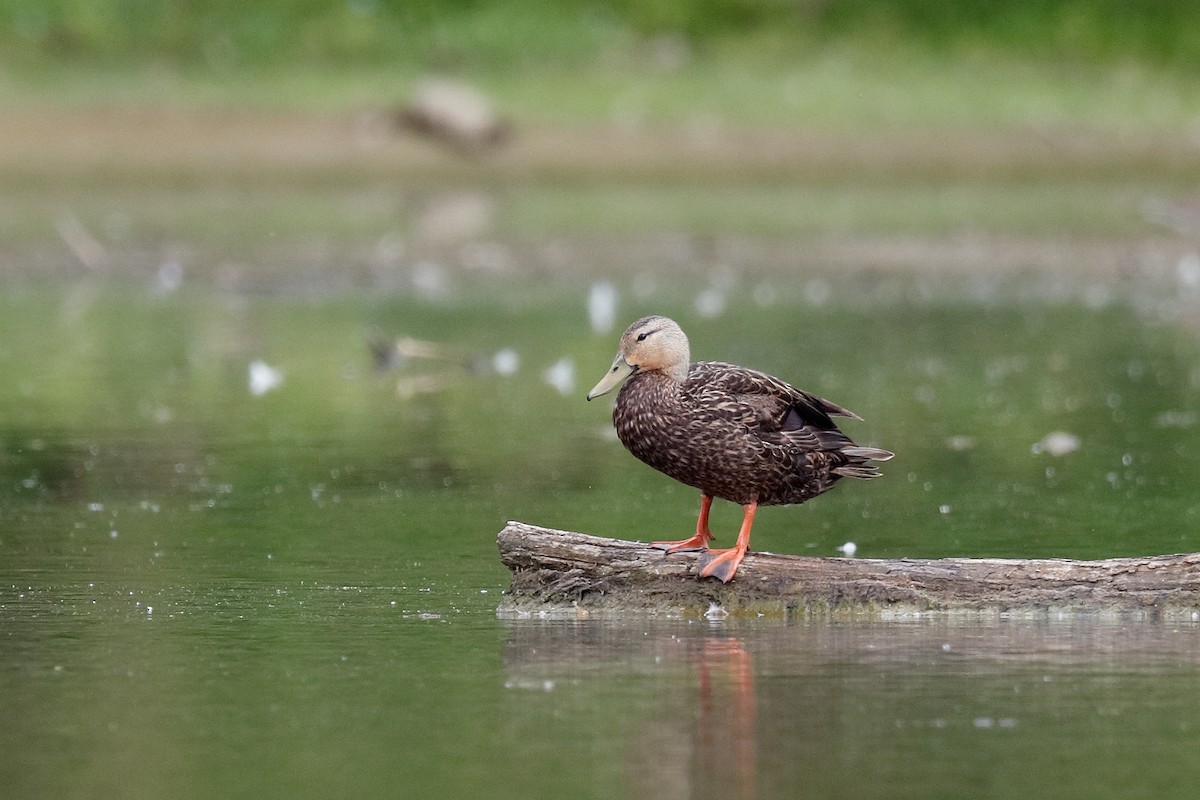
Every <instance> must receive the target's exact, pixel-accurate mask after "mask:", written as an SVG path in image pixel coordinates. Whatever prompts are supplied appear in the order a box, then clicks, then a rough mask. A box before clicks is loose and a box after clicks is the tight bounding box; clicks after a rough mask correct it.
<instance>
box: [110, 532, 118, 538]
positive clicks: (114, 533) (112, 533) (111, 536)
mask: <svg viewBox="0 0 1200 800" xmlns="http://www.w3.org/2000/svg"><path fill="white" fill-rule="evenodd" d="M118 536H120V534H119V533H117V532H116V531H109V532H108V538H110V539H115V538H117V537H118Z"/></svg>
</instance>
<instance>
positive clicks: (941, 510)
mask: <svg viewBox="0 0 1200 800" xmlns="http://www.w3.org/2000/svg"><path fill="white" fill-rule="evenodd" d="M938 513H939V514H949V513H950V506H949V505H947V504H945V503H943V504H942V505H940V506H938Z"/></svg>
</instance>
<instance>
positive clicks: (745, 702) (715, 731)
mask: <svg viewBox="0 0 1200 800" xmlns="http://www.w3.org/2000/svg"><path fill="white" fill-rule="evenodd" d="M695 666H696V672H697V675H698V676H699V681H698V684H699V708H700V719H699V722H698V724H697V726H696V733H695V746H694V747H693V751H694V754H695V762H696V772H697V773H698V779H699V780H702V781H703V782H704V784H705V785H706V786H709V787H712V788H713V789H715V790H716V793H717V794H721V795H723V796H726V797H753V796H754V770H755V761H756V759H755V741H756V740H755V730H754V720H755V717H756V716H757V713H756V712H757V709H756V705H755V703H756V701H755V695H754V670H753V669H752V664H751V657H750V653H749V651H748V650H746V648H745V647H743V646H742V643H741V642H740V641H739V640H738V639H736V638H728V639H705V640H704V641H703V642H702V644H701V647H700V648H699V653H698V657H697V658H696V660H695Z"/></svg>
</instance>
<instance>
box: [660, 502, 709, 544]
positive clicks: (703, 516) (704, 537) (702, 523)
mask: <svg viewBox="0 0 1200 800" xmlns="http://www.w3.org/2000/svg"><path fill="white" fill-rule="evenodd" d="M712 501H713V499H712V495H711V494H702V495H700V519H698V520H696V535H695V536H693V537H692V538H690V539H680V540H679V541H677V542H651V543H650V546H651V547H655V548H658V549H659V550H665V551H666V552H668V553H678V552H679V551H681V550H707V549H708V543H709V542H711V541H713V540H714V539H715V538H716V537H714V536H713V535H712V531H710V530H709V529H708V509H709V508H711V507H712Z"/></svg>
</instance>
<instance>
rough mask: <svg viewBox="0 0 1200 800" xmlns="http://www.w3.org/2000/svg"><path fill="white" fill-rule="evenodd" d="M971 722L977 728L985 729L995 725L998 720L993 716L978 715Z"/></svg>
mask: <svg viewBox="0 0 1200 800" xmlns="http://www.w3.org/2000/svg"><path fill="white" fill-rule="evenodd" d="M971 724H972V725H974V726H975V727H976V728H980V729H984V728H991V727H993V726H994V725H995V724H996V721H995V720H994V719H992V718H991V717H976V718H975V719H974V720H972V721H971Z"/></svg>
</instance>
